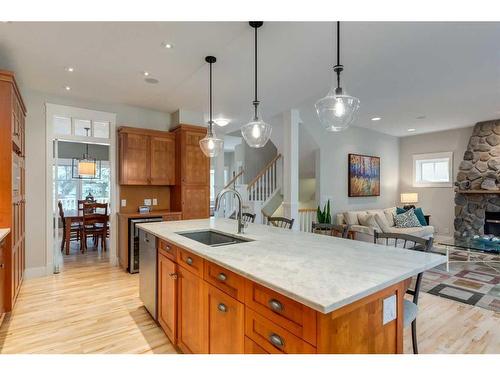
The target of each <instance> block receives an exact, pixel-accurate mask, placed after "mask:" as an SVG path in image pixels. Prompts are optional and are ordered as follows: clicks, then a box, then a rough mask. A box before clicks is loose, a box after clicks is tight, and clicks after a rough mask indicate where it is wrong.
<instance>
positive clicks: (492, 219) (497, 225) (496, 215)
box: [484, 211, 500, 236]
mask: <svg viewBox="0 0 500 375" xmlns="http://www.w3.org/2000/svg"><path fill="white" fill-rule="evenodd" d="M484 234H492V235H494V236H500V212H488V211H486V214H485V217H484Z"/></svg>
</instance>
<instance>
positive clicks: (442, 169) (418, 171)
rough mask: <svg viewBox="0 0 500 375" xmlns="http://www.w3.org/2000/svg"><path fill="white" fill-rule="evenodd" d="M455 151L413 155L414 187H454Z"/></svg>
mask: <svg viewBox="0 0 500 375" xmlns="http://www.w3.org/2000/svg"><path fill="white" fill-rule="evenodd" d="M452 176H453V153H452V152H439V153H435V154H418V155H413V186H414V187H452V186H453V182H452Z"/></svg>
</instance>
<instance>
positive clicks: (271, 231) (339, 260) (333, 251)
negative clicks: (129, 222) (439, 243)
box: [138, 218, 446, 314]
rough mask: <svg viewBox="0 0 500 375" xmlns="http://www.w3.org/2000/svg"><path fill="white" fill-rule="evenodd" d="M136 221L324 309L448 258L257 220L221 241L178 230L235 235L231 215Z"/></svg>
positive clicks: (195, 251) (159, 234) (141, 225)
mask: <svg viewBox="0 0 500 375" xmlns="http://www.w3.org/2000/svg"><path fill="white" fill-rule="evenodd" d="M138 227H139V228H141V229H144V230H146V231H147V232H149V233H151V234H153V235H155V236H157V237H159V238H162V239H164V240H167V241H169V242H171V243H173V244H175V245H178V246H181V247H183V248H185V249H188V250H190V251H191V252H193V253H194V254H197V255H200V256H201V257H203V258H205V259H207V260H209V261H212V262H214V263H217V264H219V265H220V266H222V267H225V268H227V269H229V270H231V271H234V272H236V273H237V274H240V275H242V276H244V277H247V278H249V279H251V280H253V281H255V282H257V283H259V284H261V285H264V286H266V287H268V288H270V289H272V290H274V291H276V292H279V293H282V294H283V295H285V296H287V297H290V298H292V299H294V300H296V301H298V302H300V303H303V304H304V305H307V306H309V307H311V308H313V309H314V310H316V311H319V312H321V313H325V314H326V313H329V312H331V311H334V310H336V309H338V308H340V307H342V306H345V305H348V304H350V303H352V302H354V301H357V300H359V299H361V298H363V297H366V296H368V295H370V294H373V293H375V292H377V291H379V290H382V289H384V288H385V287H388V286H390V285H393V284H396V283H398V282H400V281H402V280H405V279H407V278H409V277H411V276H414V275H416V274H418V273H420V272H422V271H424V270H428V269H430V268H433V267H435V266H437V265H439V264H442V263H444V262H446V258H445V257H444V256H441V255H437V254H430V253H423V252H419V251H411V250H404V249H400V248H394V247H388V246H383V245H374V244H371V243H367V242H361V241H354V240H345V239H341V238H337V237H331V236H325V235H318V234H312V233H304V232H296V231H291V230H288V229H281V228H275V227H270V226H265V225H259V224H249V225H248V227H247V228H246V231H245V234H243V235H239V236H240V237H244V238H248V239H252V240H254V241H251V242H245V243H239V244H233V245H227V246H219V247H211V246H207V245H204V244H202V243H200V242H197V241H194V240H191V239H189V238H186V237H183V236H181V235H179V234H177V233H176V232H185V231H192V230H193V231H194V230H203V229H209V228H210V229H214V230H216V231H220V232H224V233H229V234H232V235H235V236H238V235H236V230H237V228H236V221H235V220H229V219H214V218H211V219H202V220H183V221H168V222H166V221H164V222H156V223H143V224H139V225H138Z"/></svg>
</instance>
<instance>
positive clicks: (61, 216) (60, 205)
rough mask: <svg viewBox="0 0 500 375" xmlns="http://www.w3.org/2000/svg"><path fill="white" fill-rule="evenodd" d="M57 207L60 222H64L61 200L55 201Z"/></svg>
mask: <svg viewBox="0 0 500 375" xmlns="http://www.w3.org/2000/svg"><path fill="white" fill-rule="evenodd" d="M57 208H58V210H59V217H60V218H61V220H62V222H64V209H63V205H62V202H61V201H59V202H57Z"/></svg>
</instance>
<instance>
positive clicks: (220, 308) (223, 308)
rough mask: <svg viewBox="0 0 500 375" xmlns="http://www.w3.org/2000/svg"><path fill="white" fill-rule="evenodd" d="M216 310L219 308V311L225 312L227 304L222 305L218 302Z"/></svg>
mask: <svg viewBox="0 0 500 375" xmlns="http://www.w3.org/2000/svg"><path fill="white" fill-rule="evenodd" d="M217 310H219V311H220V312H223V313H225V312H227V306H226V305H224V304H223V303H219V305H218V306H217Z"/></svg>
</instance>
